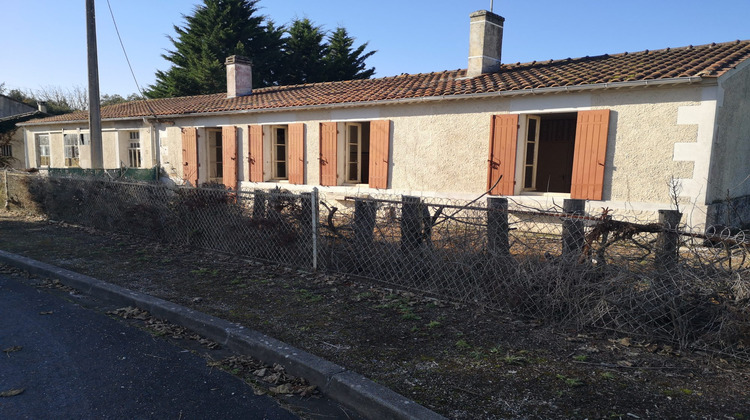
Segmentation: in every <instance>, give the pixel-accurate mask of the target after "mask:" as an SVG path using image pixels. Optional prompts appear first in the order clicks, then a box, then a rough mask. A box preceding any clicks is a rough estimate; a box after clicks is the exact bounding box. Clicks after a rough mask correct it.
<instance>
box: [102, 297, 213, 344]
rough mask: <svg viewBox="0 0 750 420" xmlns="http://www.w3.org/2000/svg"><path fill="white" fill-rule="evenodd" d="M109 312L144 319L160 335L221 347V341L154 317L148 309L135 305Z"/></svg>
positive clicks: (152, 331) (153, 332)
mask: <svg viewBox="0 0 750 420" xmlns="http://www.w3.org/2000/svg"><path fill="white" fill-rule="evenodd" d="M107 313H109V314H112V315H117V316H119V317H121V318H124V319H136V320H140V321H144V324H145V326H146V328H147V329H148V330H149V331H151V333H152V334H154V335H156V336H159V337H161V336H166V337H171V338H174V339H182V338H185V339H189V340H195V341H197V342H198V343H200V344H201V345H203V346H204V347H206V348H209V349H218V348H220V347H221V346H220V345H219V343H217V342H215V341H212V340H209V339H207V338H205V337H201V336H200V335H199V334H196V333H194V332H192V331H190V330H188V329H187V328H184V327H181V326H179V325H175V324H172V323H171V322H169V321H165V320H162V319H157V318H154V317H153V316H151V314H150V313H149V312H148V311H144V310H142V309H139V308H135V307H133V306H127V307H124V308H119V309H115V310H114V311H109V312H107Z"/></svg>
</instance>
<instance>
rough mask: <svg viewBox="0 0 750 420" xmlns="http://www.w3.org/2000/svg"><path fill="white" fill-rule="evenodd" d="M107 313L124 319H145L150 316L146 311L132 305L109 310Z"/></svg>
mask: <svg viewBox="0 0 750 420" xmlns="http://www.w3.org/2000/svg"><path fill="white" fill-rule="evenodd" d="M107 313H108V314H112V315H117V316H119V317H121V318H124V319H140V320H146V319H148V318H149V317H150V315H149V313H148V312H146V311H144V310H142V309H138V308H135V307H133V306H127V307H124V308H119V309H115V310H114V311H109V312H107Z"/></svg>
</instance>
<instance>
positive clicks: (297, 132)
mask: <svg viewBox="0 0 750 420" xmlns="http://www.w3.org/2000/svg"><path fill="white" fill-rule="evenodd" d="M288 130H289V145H288V147H289V149H288V150H287V153H288V156H289V160H288V161H287V171H288V175H289V183H290V184H304V183H305V125H304V124H303V123H296V124H289V128H288Z"/></svg>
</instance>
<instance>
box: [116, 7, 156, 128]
mask: <svg viewBox="0 0 750 420" xmlns="http://www.w3.org/2000/svg"><path fill="white" fill-rule="evenodd" d="M107 7H108V8H109V15H110V16H112V23H113V24H114V25H115V33H117V39H118V40H119V41H120V47H121V48H122V53H123V54H124V55H125V61H127V63H128V68H129V69H130V74H131V75H132V76H133V81H134V82H135V87H136V88H137V89H138V93H139V94H140V95H141V96H143V97H144V98H145V97H146V95H144V93H143V90H142V89H141V86H140V85H139V84H138V79H136V77H135V72H134V71H133V66H132V65H131V64H130V58H128V52H127V51H125V44H123V42H122V37H121V36H120V30H119V29H118V28H117V21H116V20H115V14H114V12H113V11H112V5H111V4H109V0H107ZM143 102H144V104H146V107H147V108H148V110H149V112H151V115H153V116H154V118H159V117H158V116H157V115H156V112H154V109H153V108H151V104H149V103H148V99H146V100H144V101H143Z"/></svg>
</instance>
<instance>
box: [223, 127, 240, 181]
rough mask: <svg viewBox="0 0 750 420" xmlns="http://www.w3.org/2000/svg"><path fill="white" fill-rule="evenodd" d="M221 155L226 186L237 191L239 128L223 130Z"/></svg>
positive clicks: (224, 128) (225, 128)
mask: <svg viewBox="0 0 750 420" xmlns="http://www.w3.org/2000/svg"><path fill="white" fill-rule="evenodd" d="M221 154H222V156H221V161H222V168H221V169H222V170H221V172H222V174H221V176H222V178H223V182H224V186H226V187H227V188H231V189H233V190H235V191H237V190H239V183H238V182H237V180H238V179H237V127H234V126H231V127H222V128H221Z"/></svg>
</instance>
